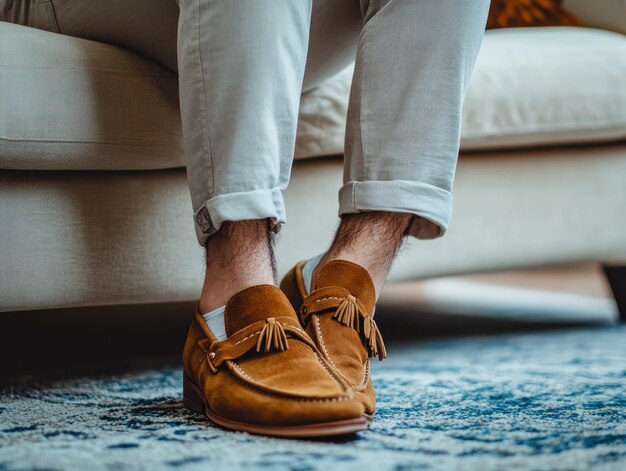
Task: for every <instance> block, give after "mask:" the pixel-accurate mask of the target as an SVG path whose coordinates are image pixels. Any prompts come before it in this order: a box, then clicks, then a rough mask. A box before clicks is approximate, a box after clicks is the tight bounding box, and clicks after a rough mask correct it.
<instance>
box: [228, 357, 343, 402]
mask: <svg viewBox="0 0 626 471" xmlns="http://www.w3.org/2000/svg"><path fill="white" fill-rule="evenodd" d="M231 364H232V365H233V366H234V367H235V368H236V369H237V371H239V372H240V373H241V374H242V376H244V377H245V378H246V379H248V380H249V381H250V382H251V383H253V384H255V385H258V386H262V384H261V383H259V382H258V381H256V380H255V379H254V378H252V377H251V376H250V375H249V374H248V373H246V372H245V371H244V370H243V369H241V366H239V365H238V364H237V363H235V362H234V361H231ZM322 366H323V364H322ZM235 379H237V381H238V382H239V383H241V384H242V385H244V386H246V387H248V388H250V389H253V390H254V391H256V392H258V393H260V394H265V395H266V396H270V397H278V398H282V399H289V400H292V401H310V402H337V401H345V400H346V399H351V397H350V396H346V395H341V396H337V397H334V398H309V397H291V396H287V395H282V394H279V393H271V392H268V391H264V390H262V389H259V388H257V387H254V386H252V385H250V384H247V383H244V382H243V381H242V380H241V378H236V377H235ZM333 379H335V378H333Z"/></svg>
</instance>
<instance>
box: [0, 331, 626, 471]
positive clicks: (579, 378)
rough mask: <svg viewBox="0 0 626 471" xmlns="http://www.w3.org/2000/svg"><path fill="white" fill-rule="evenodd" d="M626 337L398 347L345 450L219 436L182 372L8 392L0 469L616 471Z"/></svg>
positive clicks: (0, 405) (511, 338)
mask: <svg viewBox="0 0 626 471" xmlns="http://www.w3.org/2000/svg"><path fill="white" fill-rule="evenodd" d="M625 334H626V328H624V327H615V328H602V329H587V330H575V331H565V332H556V333H555V332H551V333H549V332H543V333H535V334H525V335H507V336H500V337H489V338H476V339H462V340H451V341H438V342H431V343H427V344H421V345H414V346H407V347H396V348H394V349H393V350H392V352H391V357H390V358H389V359H388V360H387V361H385V362H384V363H382V364H380V365H376V368H375V371H374V379H375V385H376V389H377V391H378V395H379V410H378V415H377V418H376V421H375V422H374V424H373V426H372V428H371V430H370V431H368V432H365V433H361V434H359V435H358V436H357V437H356V438H355V439H353V440H347V441H344V442H335V443H333V442H314V441H296V440H280V439H270V438H264V437H254V436H251V435H247V434H244V433H234V432H226V431H223V430H220V429H218V428H215V427H213V426H211V425H209V424H208V423H207V422H205V421H204V420H203V419H202V418H201V417H200V416H197V415H194V414H192V413H190V412H188V411H186V410H185V409H184V408H183V407H182V404H181V399H180V394H181V379H180V372H179V371H178V370H175V369H163V370H158V371H145V372H141V373H133V374H127V375H122V376H116V377H111V376H108V377H100V378H82V379H75V380H64V381H57V382H53V383H49V384H39V385H38V386H37V387H33V386H32V385H31V386H29V387H14V388H12V389H8V390H4V391H3V392H2V394H1V395H0V470H26V469H42V470H43V469H46V470H53V469H54V470H74V469H75V470H87V471H91V470H99V469H106V470H139V469H146V470H159V469H181V470H212V469H229V470H236V469H242V470H250V469H267V470H270V469H281V470H282V469H285V470H314V469H326V470H335V469H355V470H356V469H359V470H360V469H376V470H377V471H384V470H409V469H445V470H449V469H470V470H471V469H478V470H481V471H488V470H496V469H506V470H511V469H533V470H549V469H554V470H578V469H580V470H587V469H593V470H609V469H611V470H620V471H621V470H624V469H626V335H625Z"/></svg>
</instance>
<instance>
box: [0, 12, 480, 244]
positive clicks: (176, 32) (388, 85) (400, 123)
mask: <svg viewBox="0 0 626 471" xmlns="http://www.w3.org/2000/svg"><path fill="white" fill-rule="evenodd" d="M488 9H489V0H179V1H176V0H132V1H128V0H106V1H104V0H0V20H2V21H9V22H13V23H19V24H23V25H26V26H33V27H36V28H41V29H48V30H51V31H54V32H57V33H61V34H67V35H71V36H77V37H81V38H87V39H93V40H97V41H102V42H106V43H110V44H114V45H117V46H120V47H123V48H126V49H130V50H133V51H135V52H137V53H139V54H141V55H143V56H147V57H149V58H151V59H153V60H155V61H157V62H158V63H160V64H161V65H162V66H163V67H166V68H168V69H170V70H173V71H176V72H177V73H178V76H179V90H180V109H181V118H182V128H183V138H184V153H185V161H186V166H187V175H188V179H189V188H190V191H191V197H192V202H193V211H194V221H195V226H196V234H197V236H198V241H199V242H200V244H202V245H204V244H205V243H206V241H207V239H208V238H209V237H210V236H211V235H212V234H214V233H215V232H216V231H217V230H218V229H219V228H220V226H221V225H222V223H223V222H224V221H240V220H249V219H265V218H269V219H270V221H271V222H272V227H273V228H274V230H278V229H280V227H281V225H282V224H283V223H285V222H286V215H285V205H284V202H283V190H285V188H286V187H287V184H288V182H289V176H290V172H291V165H292V161H293V155H294V149H295V138H296V126H297V117H298V107H299V102H300V95H301V94H302V93H306V92H307V91H309V90H311V89H313V88H315V87H316V86H318V85H320V84H321V83H323V82H324V81H325V80H328V79H329V78H331V77H332V76H333V75H334V74H336V73H337V72H339V71H340V70H342V69H343V68H345V67H346V66H348V65H349V64H350V63H351V62H352V61H355V69H354V76H353V80H352V87H351V91H350V101H349V107H348V116H347V123H346V137H345V158H344V181H343V186H342V187H341V188H339V189H338V191H339V214H340V215H343V214H350V213H359V212H367V211H390V212H403V213H411V214H414V215H415V216H417V217H416V218H414V222H413V223H412V226H411V228H410V232H409V233H410V234H411V235H413V236H415V237H418V238H421V239H432V238H435V237H440V236H442V235H443V234H444V233H445V231H446V229H447V227H448V224H449V221H450V218H451V214H452V195H451V191H452V183H453V179H454V173H455V168H456V162H457V157H458V151H459V142H460V126H461V110H462V105H463V100H464V97H465V93H466V90H467V86H468V81H469V78H470V75H471V73H472V70H473V67H474V63H475V59H476V56H477V53H478V50H479V48H480V44H481V41H482V37H483V33H484V27H485V23H486V18H487V12H488ZM120 111H122V110H120Z"/></svg>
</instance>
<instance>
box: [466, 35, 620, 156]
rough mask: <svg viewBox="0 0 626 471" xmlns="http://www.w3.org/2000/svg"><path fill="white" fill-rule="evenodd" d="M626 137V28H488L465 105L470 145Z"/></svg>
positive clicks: (486, 146)
mask: <svg viewBox="0 0 626 471" xmlns="http://www.w3.org/2000/svg"><path fill="white" fill-rule="evenodd" d="M623 138H626V36H625V35H621V34H619V33H612V32H608V31H603V30H597V29H591V28H569V27H547V28H510V29H498V30H491V31H487V32H486V34H485V40H484V42H483V46H482V48H481V52H480V54H479V57H478V60H477V63H476V67H475V70H474V75H473V77H472V80H471V84H470V88H469V91H468V93H467V97H466V101H465V106H464V110H463V131H462V139H461V142H462V148H463V149H464V150H474V149H481V150H484V149H491V148H511V147H520V146H538V145H556V144H574V143H595V142H604V141H613V140H620V139H623Z"/></svg>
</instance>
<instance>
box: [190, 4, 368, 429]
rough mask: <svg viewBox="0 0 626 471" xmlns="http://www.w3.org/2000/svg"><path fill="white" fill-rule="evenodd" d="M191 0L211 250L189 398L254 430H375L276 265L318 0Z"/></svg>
mask: <svg viewBox="0 0 626 471" xmlns="http://www.w3.org/2000/svg"><path fill="white" fill-rule="evenodd" d="M179 4H180V17H179V28H178V72H179V78H180V102H181V115H182V124H183V136H184V144H185V158H186V162H187V175H188V179H189V185H190V189H191V195H192V200H193V201H192V202H193V207H194V213H195V223H196V233H197V236H198V240H199V242H200V243H201V244H206V248H207V268H206V269H207V271H206V276H205V282H204V287H203V290H202V295H201V299H200V302H199V305H198V309H197V310H196V313H195V314H194V319H193V321H192V323H191V326H190V329H189V334H188V336H187V340H186V342H185V348H184V352H183V365H184V366H183V368H184V381H185V382H184V385H185V387H184V393H183V397H184V402H185V405H187V407H189V408H191V409H192V410H196V411H198V412H203V413H205V414H206V415H207V416H209V417H210V418H211V419H212V420H213V421H215V422H217V423H219V424H222V425H225V426H227V427H230V428H234V429H237V430H244V431H250V432H255V433H264V434H272V435H274V434H275V435H283V436H285V435H286V436H314V435H332V434H338V433H341V434H342V433H349V432H354V431H358V430H363V429H364V428H366V427H367V425H368V422H369V420H368V418H367V417H365V416H364V406H363V404H362V403H361V402H360V401H359V400H357V399H355V398H354V397H353V395H352V394H351V391H350V390H349V387H348V386H347V384H346V383H345V381H343V379H342V378H341V377H340V376H339V375H338V374H337V373H336V372H333V371H332V369H331V368H330V367H329V366H328V364H327V363H325V362H324V360H323V359H321V358H320V357H319V356H318V352H317V350H316V349H315V347H314V345H313V344H312V341H311V339H310V338H309V337H308V335H307V334H306V333H305V332H304V331H303V329H302V327H301V326H300V324H299V322H298V319H297V317H296V314H295V312H294V310H293V308H292V306H291V305H290V303H289V301H288V300H287V298H286V297H285V295H284V294H283V293H282V292H281V290H280V289H278V288H277V287H276V286H275V280H274V273H273V262H272V259H273V254H272V245H271V240H272V235H271V232H276V231H277V230H278V229H279V228H280V226H281V224H283V223H284V222H285V207H284V203H283V197H282V191H283V190H284V189H285V188H286V186H287V182H288V180H289V174H290V170H291V163H292V159H293V153H294V148H295V136H296V127H297V118H298V109H299V102H300V94H301V90H302V83H303V76H304V70H305V62H306V53H307V45H308V41H309V27H310V20H311V6H312V4H311V1H308V0H282V1H277V0H256V1H250V0H228V1H226V0H223V1H217V2H213V1H208V0H180V3H179ZM224 304H225V306H224ZM209 310H210V312H207V311H209Z"/></svg>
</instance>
